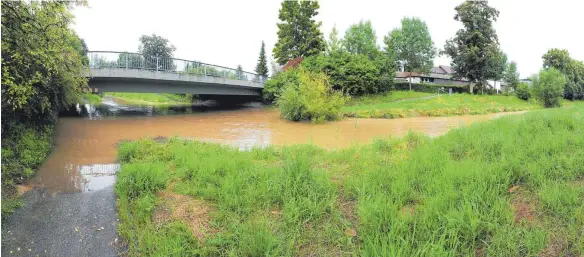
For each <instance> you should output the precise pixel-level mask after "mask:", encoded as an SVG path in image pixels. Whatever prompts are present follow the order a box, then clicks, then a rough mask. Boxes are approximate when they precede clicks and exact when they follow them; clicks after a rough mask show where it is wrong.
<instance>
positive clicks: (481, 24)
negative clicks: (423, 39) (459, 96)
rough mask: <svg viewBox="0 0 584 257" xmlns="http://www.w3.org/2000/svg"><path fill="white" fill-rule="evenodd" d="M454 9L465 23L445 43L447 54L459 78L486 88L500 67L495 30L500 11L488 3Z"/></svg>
mask: <svg viewBox="0 0 584 257" xmlns="http://www.w3.org/2000/svg"><path fill="white" fill-rule="evenodd" d="M455 10H456V15H455V16H454V19H455V20H456V21H460V22H462V25H463V28H462V29H460V30H458V32H456V36H455V37H454V38H451V39H449V40H447V41H446V45H445V46H444V53H445V54H447V55H448V56H449V57H450V58H451V59H452V63H451V65H452V67H453V69H454V72H455V76H456V77H458V78H467V79H469V80H470V81H471V82H475V83H478V84H479V85H481V86H483V85H485V84H486V80H488V79H495V78H497V75H496V74H497V72H499V71H500V67H501V66H500V65H498V64H500V63H501V62H500V60H501V55H502V53H501V50H500V49H499V40H498V37H497V33H496V32H495V28H494V27H493V22H494V21H496V20H497V17H498V16H499V11H497V10H496V9H495V8H493V7H490V6H489V5H488V4H487V1H465V2H464V3H462V4H460V5H459V6H457V7H456V8H455ZM496 64H497V65H496ZM471 90H472V89H471Z"/></svg>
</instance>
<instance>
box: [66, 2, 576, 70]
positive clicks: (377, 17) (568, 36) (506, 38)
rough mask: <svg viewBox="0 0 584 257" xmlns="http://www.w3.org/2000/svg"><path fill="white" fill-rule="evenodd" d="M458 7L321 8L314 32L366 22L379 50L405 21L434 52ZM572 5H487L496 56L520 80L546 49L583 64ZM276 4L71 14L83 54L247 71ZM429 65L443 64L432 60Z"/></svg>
mask: <svg viewBox="0 0 584 257" xmlns="http://www.w3.org/2000/svg"><path fill="white" fill-rule="evenodd" d="M461 2H462V0H440V1H436V0H408V1H381V0H375V1H373V0H359V1H357V0H351V1H349V0H321V1H319V3H320V9H319V12H320V14H319V15H318V16H317V18H316V19H317V20H320V21H322V24H323V25H322V27H321V30H322V31H323V33H324V35H325V38H327V37H328V34H329V32H330V30H331V29H332V27H333V25H335V24H336V26H337V29H338V30H339V31H340V33H341V34H344V31H345V30H346V29H347V27H348V26H349V25H350V24H353V23H356V22H358V21H359V20H360V19H363V20H371V22H372V23H373V26H374V28H375V30H376V32H377V41H378V44H379V45H381V44H382V40H383V36H384V35H386V34H387V33H388V32H389V31H390V30H391V29H393V28H394V27H397V26H399V23H400V20H401V18H402V17H404V16H417V17H420V18H421V19H422V20H424V21H426V23H427V24H428V27H429V29H430V33H431V35H432V39H433V41H434V44H435V45H436V47H438V48H439V49H441V48H442V47H443V46H444V43H445V41H446V39H448V38H450V37H452V36H454V34H455V32H456V31H457V30H458V29H459V28H460V24H459V23H458V22H456V21H454V19H453V17H454V7H455V6H457V5H458V4H460V3H461ZM583 2H584V1H579V0H555V1H536V0H532V1H530V0H490V1H489V4H490V5H491V6H493V7H495V8H496V9H498V10H499V11H500V12H501V13H500V16H499V20H498V21H497V22H496V24H495V28H496V29H497V33H498V35H499V41H500V43H501V48H502V49H503V51H505V52H506V53H507V55H508V57H509V59H510V60H514V61H516V62H517V63H518V68H519V71H520V72H521V77H526V76H529V75H530V74H532V73H535V72H537V71H538V70H539V69H540V67H541V65H542V61H541V56H542V55H543V54H544V53H545V52H546V51H547V50H548V49H549V48H553V47H555V48H565V49H568V50H569V52H570V54H571V56H572V58H575V59H578V60H584V34H583V33H582V28H581V26H582V24H584V17H583V15H584V14H582V11H581V10H583V9H584V8H583V7H584V3H583ZM279 8H280V1H274V0H271V1H268V0H264V1H259V0H249V1H236V0H217V1H209V0H204V1H202V0H193V1H188V0H165V1H150V0H123V1H120V0H89V7H77V8H76V9H75V10H74V15H75V16H76V19H75V20H76V24H75V25H74V26H73V27H74V28H75V30H76V31H77V33H78V34H79V35H80V36H81V37H82V38H84V39H85V41H86V42H87V45H88V47H89V49H90V50H111V51H130V52H135V51H137V50H138V38H139V37H140V36H141V35H143V34H152V33H156V34H158V35H160V36H163V37H165V38H167V39H169V40H170V41H171V43H172V44H174V45H175V46H176V48H177V50H176V52H175V57H177V58H181V59H188V60H198V61H202V62H206V63H212V64H217V65H222V66H228V67H233V68H235V67H236V66H237V65H238V64H241V65H242V66H243V69H244V70H246V71H252V70H253V68H254V67H255V64H256V62H257V57H258V53H259V50H260V45H261V41H262V40H264V41H265V42H266V52H267V54H268V56H270V57H271V53H272V48H273V46H274V44H275V43H276V40H277V34H276V33H277V27H276V23H277V22H278V10H279ZM435 64H436V65H438V64H449V59H448V58H446V57H443V56H441V57H438V58H436V60H435Z"/></svg>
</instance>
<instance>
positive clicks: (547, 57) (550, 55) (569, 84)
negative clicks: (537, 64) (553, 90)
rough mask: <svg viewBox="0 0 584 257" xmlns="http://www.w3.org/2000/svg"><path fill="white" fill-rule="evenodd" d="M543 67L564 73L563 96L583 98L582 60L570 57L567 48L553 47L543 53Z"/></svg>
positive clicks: (583, 77) (583, 69) (583, 66)
mask: <svg viewBox="0 0 584 257" xmlns="http://www.w3.org/2000/svg"><path fill="white" fill-rule="evenodd" d="M543 67H544V68H555V69H557V70H559V71H560V72H562V73H563V74H564V75H566V85H565V89H564V98H566V99H570V100H584V62H582V61H578V60H574V59H572V58H571V57H570V54H569V53H568V50H560V49H557V48H554V49H550V50H549V51H548V52H547V53H545V54H544V55H543Z"/></svg>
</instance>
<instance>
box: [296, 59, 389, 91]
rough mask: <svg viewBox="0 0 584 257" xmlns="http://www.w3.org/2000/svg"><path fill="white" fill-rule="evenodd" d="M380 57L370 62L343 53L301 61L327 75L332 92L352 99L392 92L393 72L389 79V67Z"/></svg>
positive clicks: (307, 67) (314, 70)
mask: <svg viewBox="0 0 584 257" xmlns="http://www.w3.org/2000/svg"><path fill="white" fill-rule="evenodd" d="M383 61H388V60H386V59H383V58H382V57H379V58H377V59H374V60H372V59H370V58H369V57H368V56H366V55H361V54H348V53H344V52H340V53H337V54H334V55H331V56H324V55H316V56H310V57H307V58H306V59H304V61H302V67H304V68H306V69H307V70H309V71H312V72H321V71H323V72H324V73H326V74H327V75H328V76H329V78H330V83H331V85H332V86H333V89H335V90H340V91H343V92H344V93H348V94H350V95H352V96H357V95H364V94H374V93H379V92H384V91H387V90H389V89H390V87H391V84H392V83H393V76H394V74H393V72H392V74H391V76H387V74H386V73H387V72H386V70H387V69H386V67H384V66H382V65H381V63H383Z"/></svg>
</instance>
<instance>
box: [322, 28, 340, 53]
mask: <svg viewBox="0 0 584 257" xmlns="http://www.w3.org/2000/svg"><path fill="white" fill-rule="evenodd" d="M341 51H344V49H343V40H342V39H339V31H337V26H336V25H335V26H333V29H332V30H331V33H330V34H329V39H328V40H327V41H326V49H325V53H326V55H334V54H337V53H339V52H341Z"/></svg>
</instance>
